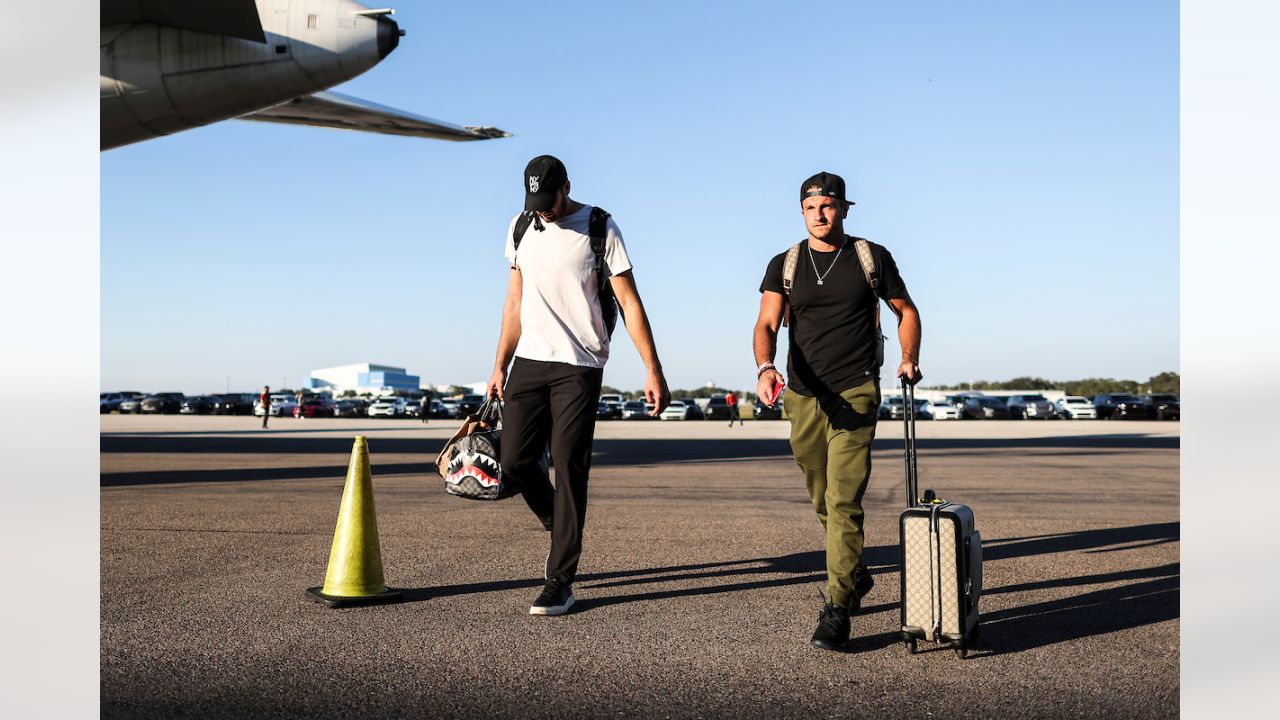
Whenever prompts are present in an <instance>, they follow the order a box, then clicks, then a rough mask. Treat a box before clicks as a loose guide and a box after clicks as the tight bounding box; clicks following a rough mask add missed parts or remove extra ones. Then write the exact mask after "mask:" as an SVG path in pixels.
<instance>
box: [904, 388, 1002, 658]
mask: <svg viewBox="0 0 1280 720" xmlns="http://www.w3.org/2000/svg"><path fill="white" fill-rule="evenodd" d="M902 393H903V425H904V428H903V431H904V432H903V441H904V445H905V446H906V462H907V509H906V510H905V511H903V513H902V516H901V517H900V518H899V519H898V537H899V551H900V559H901V563H902V564H901V567H902V580H901V583H902V641H903V643H905V644H906V646H907V648H908V649H910V651H911V652H912V653H915V652H916V643H917V642H919V641H921V640H923V641H928V642H935V643H940V644H944V645H947V646H949V647H951V648H952V649H953V650H955V653H956V655H957V656H958V657H960V658H964V657H966V656H967V655H968V654H969V650H970V649H972V648H973V647H974V646H975V645H976V643H977V640H978V599H979V598H980V597H981V596H982V536H981V535H980V534H979V533H978V531H977V530H976V529H975V528H974V524H973V510H971V509H969V507H967V506H965V505H961V504H959V503H953V502H948V501H946V500H942V499H939V498H937V497H935V496H934V493H933V491H932V490H925V493H924V496H923V497H921V496H920V495H919V494H918V490H917V485H916V406H915V392H914V389H913V388H912V387H911V385H910V384H908V383H905V382H904V383H903V387H902Z"/></svg>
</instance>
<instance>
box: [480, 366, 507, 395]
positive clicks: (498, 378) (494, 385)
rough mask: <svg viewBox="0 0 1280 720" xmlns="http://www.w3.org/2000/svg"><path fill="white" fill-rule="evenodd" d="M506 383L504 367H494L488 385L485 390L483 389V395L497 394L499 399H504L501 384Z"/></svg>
mask: <svg viewBox="0 0 1280 720" xmlns="http://www.w3.org/2000/svg"><path fill="white" fill-rule="evenodd" d="M506 384H507V370H506V368H501V367H499V368H494V369H493V375H491V376H490V377H489V387H488V389H487V390H485V394H484V396H485V397H493V396H494V395H497V396H498V399H499V400H505V399H506V398H504V397H502V386H503V385H506Z"/></svg>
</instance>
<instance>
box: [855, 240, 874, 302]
mask: <svg viewBox="0 0 1280 720" xmlns="http://www.w3.org/2000/svg"><path fill="white" fill-rule="evenodd" d="M853 249H854V250H856V251H857V252H858V262H859V263H860V264H861V265H862V274H863V275H865V276H866V278H867V284H868V285H870V286H871V292H872V293H873V294H874V295H875V296H876V297H877V298H880V297H881V295H880V270H879V269H878V268H877V267H876V259H875V257H874V256H872V254H871V243H869V242H867V239H866V238H860V237H856V238H853Z"/></svg>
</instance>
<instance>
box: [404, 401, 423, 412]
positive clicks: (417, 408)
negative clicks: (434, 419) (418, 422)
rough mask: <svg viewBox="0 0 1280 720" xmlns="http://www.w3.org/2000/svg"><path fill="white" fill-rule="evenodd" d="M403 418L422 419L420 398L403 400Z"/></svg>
mask: <svg viewBox="0 0 1280 720" xmlns="http://www.w3.org/2000/svg"><path fill="white" fill-rule="evenodd" d="M404 416H405V417H422V398H412V397H411V398H405V399H404Z"/></svg>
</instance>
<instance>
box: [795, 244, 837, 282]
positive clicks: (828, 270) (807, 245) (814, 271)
mask: <svg viewBox="0 0 1280 720" xmlns="http://www.w3.org/2000/svg"><path fill="white" fill-rule="evenodd" d="M805 248H807V249H808V250H809V263H810V264H812V265H813V274H814V275H817V276H818V284H819V285H821V284H822V280H823V278H825V277H826V276H828V275H830V274H831V270H832V269H833V268H834V267H835V266H836V261H837V260H839V259H840V253H841V252H844V243H840V248H839V249H838V250H836V256H835V257H834V258H832V259H831V264H830V265H829V266H827V271H826V272H825V273H820V272H818V263H817V261H815V260H814V259H813V247H812V246H811V245H809V244H808V243H805Z"/></svg>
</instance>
